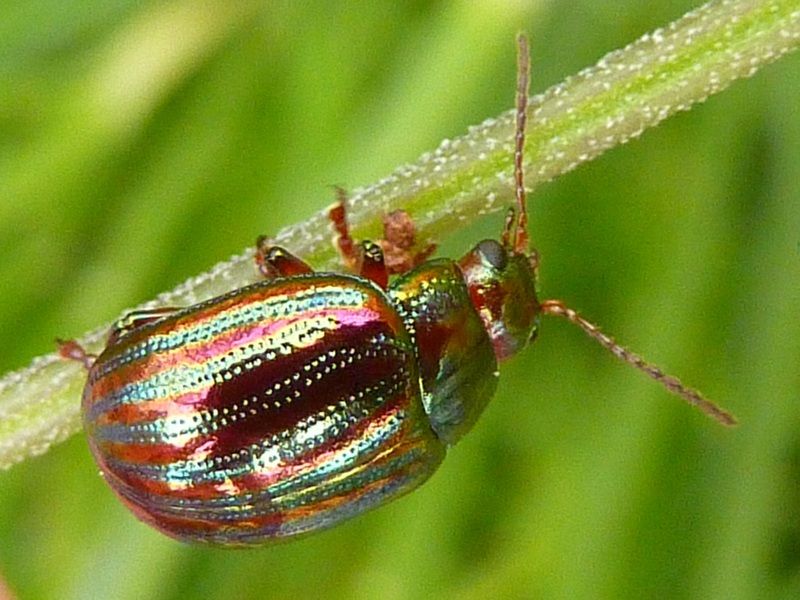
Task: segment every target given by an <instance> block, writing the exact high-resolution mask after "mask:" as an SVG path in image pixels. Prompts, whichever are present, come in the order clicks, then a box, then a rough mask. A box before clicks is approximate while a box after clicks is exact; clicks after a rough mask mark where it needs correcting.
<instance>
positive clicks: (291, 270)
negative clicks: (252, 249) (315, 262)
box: [256, 235, 314, 279]
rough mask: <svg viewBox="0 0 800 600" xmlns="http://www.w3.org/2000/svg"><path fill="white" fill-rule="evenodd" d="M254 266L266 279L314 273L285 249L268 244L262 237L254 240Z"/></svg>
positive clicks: (264, 237)
mask: <svg viewBox="0 0 800 600" xmlns="http://www.w3.org/2000/svg"><path fill="white" fill-rule="evenodd" d="M256 265H257V266H258V270H259V271H260V272H261V274H262V275H263V276H264V277H265V278H266V279H272V278H273V277H291V276H292V275H305V274H306V273H313V272H314V270H313V269H312V268H311V267H310V266H309V265H308V263H306V262H304V261H302V260H300V259H299V258H297V257H296V256H295V255H294V254H292V253H291V252H289V251H288V250H286V249H285V248H282V247H281V246H274V245H272V244H270V241H269V239H268V238H267V237H266V236H263V235H261V236H259V237H258V239H257V240H256Z"/></svg>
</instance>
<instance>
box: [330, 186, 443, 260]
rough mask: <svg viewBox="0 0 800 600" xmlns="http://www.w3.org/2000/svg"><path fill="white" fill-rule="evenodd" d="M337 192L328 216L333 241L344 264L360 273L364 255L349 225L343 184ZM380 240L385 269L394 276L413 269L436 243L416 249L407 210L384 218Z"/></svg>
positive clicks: (414, 232) (414, 233) (413, 229)
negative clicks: (334, 232)
mask: <svg viewBox="0 0 800 600" xmlns="http://www.w3.org/2000/svg"><path fill="white" fill-rule="evenodd" d="M336 195H337V200H336V203H335V204H334V205H333V206H331V207H330V209H328V217H329V218H330V220H331V222H332V223H333V227H334V229H335V230H336V234H337V235H336V237H335V238H334V243H335V244H336V247H337V249H338V250H339V254H341V256H342V261H343V262H344V264H345V266H346V267H348V268H349V269H350V270H352V271H356V272H359V270H360V268H359V264H360V261H361V257H360V256H359V253H358V247H357V246H356V244H355V242H354V241H353V238H352V237H351V236H350V229H349V227H348V225H347V211H346V208H345V201H346V200H347V196H346V194H345V191H344V190H343V189H342V188H340V187H337V188H336ZM378 243H379V244H380V246H381V249H382V250H383V255H384V258H383V263H384V264H385V268H386V271H387V272H388V273H389V274H392V275H395V274H399V273H405V272H406V271H410V270H411V269H413V268H414V267H416V266H417V265H419V264H421V263H423V262H425V261H426V260H427V259H428V257H429V256H430V255H431V254H433V252H434V251H435V250H436V244H428V245H427V246H425V247H424V248H423V249H422V250H419V251H418V252H413V250H414V247H415V245H416V228H415V227H414V220H413V219H412V218H411V216H410V215H409V214H408V213H407V212H406V211H404V210H395V211H392V212H390V213H389V214H387V215H385V216H384V217H383V239H382V240H378Z"/></svg>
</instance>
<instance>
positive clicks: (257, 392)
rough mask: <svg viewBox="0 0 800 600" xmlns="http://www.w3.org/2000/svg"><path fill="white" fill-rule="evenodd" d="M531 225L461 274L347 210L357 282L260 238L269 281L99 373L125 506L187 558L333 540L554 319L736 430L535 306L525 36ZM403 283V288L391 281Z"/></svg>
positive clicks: (105, 361)
mask: <svg viewBox="0 0 800 600" xmlns="http://www.w3.org/2000/svg"><path fill="white" fill-rule="evenodd" d="M519 43H520V51H519V57H520V58H519V80H518V89H517V108H516V153H515V160H514V164H515V176H516V196H517V203H516V210H515V211H514V210H512V211H510V212H509V215H508V218H507V220H506V225H505V229H504V231H503V235H502V236H501V239H500V241H495V240H485V241H482V242H480V243H479V244H477V245H476V246H475V248H474V249H472V250H471V251H470V252H469V253H468V254H466V256H464V257H463V258H461V259H460V260H458V261H452V260H447V259H437V260H426V259H427V256H428V255H429V254H430V253H431V251H432V249H433V247H432V246H428V247H426V248H424V249H423V250H421V251H416V252H415V251H414V249H415V248H416V243H415V239H414V229H413V223H412V222H411V221H410V219H409V218H408V215H406V214H405V213H404V212H402V211H396V212H394V213H391V214H389V215H387V216H386V217H385V231H384V239H382V240H380V241H379V242H377V243H372V242H363V243H361V244H356V243H355V242H354V241H353V240H352V239H351V238H350V235H349V232H348V228H347V221H346V215H345V205H346V202H345V199H344V198H343V193H341V196H342V197H340V199H339V202H338V203H337V204H336V205H334V207H333V208H332V209H331V211H330V217H331V220H332V222H333V224H334V226H335V229H336V232H337V238H336V243H337V246H338V248H339V250H340V252H341V254H342V257H343V259H344V262H345V264H346V266H347V267H349V269H350V271H351V272H352V274H344V273H315V272H313V271H312V269H311V268H310V267H309V266H308V265H307V264H305V263H304V262H303V261H301V260H300V259H298V258H297V257H295V256H293V255H291V254H290V253H289V252H287V251H286V250H284V249H282V248H279V247H276V246H270V245H269V243H268V242H267V241H266V240H265V239H264V238H260V239H259V241H258V244H257V251H256V263H257V266H258V268H259V270H260V272H261V273H262V274H263V275H264V281H262V282H259V283H256V284H254V285H250V286H248V287H244V288H241V289H238V290H235V291H232V292H230V293H229V294H226V295H224V296H220V297H217V298H213V299H211V300H208V301H206V302H203V303H201V304H198V305H195V306H190V307H188V308H183V309H171V308H162V309H158V310H155V311H140V312H136V313H133V314H132V315H129V316H128V317H126V318H125V319H123V320H122V321H120V322H119V323H118V325H117V326H116V327H115V328H114V330H113V331H112V333H111V334H110V336H109V341H108V345H107V347H106V349H105V350H104V351H103V352H102V353H101V354H100V355H99V356H97V357H94V356H92V355H89V354H87V353H86V352H84V351H83V349H82V348H81V347H80V346H78V345H77V344H76V343H75V342H62V344H61V352H62V354H64V355H65V356H66V357H69V358H72V359H75V360H80V361H82V362H83V363H84V364H85V365H86V366H87V368H88V371H89V375H88V382H87V384H86V388H85V391H84V394H83V420H84V426H85V430H86V435H87V437H88V440H89V445H90V448H91V451H92V454H93V455H94V457H95V459H96V461H97V463H98V465H99V466H100V469H101V471H102V473H103V475H104V477H105V478H106V480H107V481H108V483H109V484H110V486H111V488H112V489H113V490H114V491H115V492H116V494H117V495H118V496H119V497H120V498H121V499H122V500H123V501H124V502H125V503H126V504H127V505H128V506H129V507H130V508H131V510H132V511H133V512H134V513H135V514H136V515H137V516H138V517H139V518H140V519H142V520H143V521H145V522H147V523H150V524H151V525H153V526H154V527H156V528H158V529H159V530H161V531H163V532H164V533H166V534H168V535H170V536H173V537H175V538H178V539H181V540H185V541H198V542H210V543H217V544H223V545H252V544H258V543H263V542H266V541H270V540H276V539H281V538H286V537H289V536H295V535H298V534H302V533H306V532H311V531H316V530H320V529H324V528H327V527H331V526H333V525H335V524H337V523H339V522H340V521H343V520H345V519H347V518H349V517H352V516H355V515H357V514H359V513H362V512H364V511H365V510H367V509H370V508H372V507H375V506H378V505H380V504H383V503H385V502H387V501H389V500H391V499H393V498H395V497H397V496H400V495H402V494H404V493H407V492H409V491H410V490H412V489H414V488H416V487H417V486H419V485H420V484H421V483H423V482H424V481H425V480H426V479H427V478H428V477H430V475H431V474H432V473H433V472H434V471H435V470H436V468H437V467H438V466H439V463H440V462H441V461H442V459H443V458H444V456H445V452H446V449H447V448H448V447H449V446H451V445H453V444H454V443H456V442H457V441H458V440H459V439H460V438H461V436H463V435H464V434H465V433H466V432H467V431H469V429H470V428H471V427H472V426H473V424H474V423H475V421H476V420H477V419H478V417H479V416H480V414H481V412H482V411H483V409H484V407H485V406H486V404H487V402H488V401H489V399H490V398H491V397H492V395H493V394H494V391H495V386H496V381H497V372H498V371H497V367H498V362H499V361H501V360H503V359H505V358H508V357H509V356H511V355H513V354H514V353H515V352H517V351H519V350H520V349H522V348H524V347H525V346H526V344H527V343H528V342H529V341H531V340H532V339H533V338H534V336H535V334H536V332H537V328H538V325H539V319H540V316H541V315H542V314H552V315H557V316H563V317H566V318H567V319H568V320H569V321H571V322H573V323H574V324H576V325H578V326H579V327H581V328H582V329H583V330H584V331H586V332H587V333H588V334H589V335H590V336H592V337H593V338H594V339H596V340H597V341H599V342H600V343H601V344H603V345H604V346H606V347H607V348H609V349H610V350H611V351H612V352H614V354H616V355H617V356H618V357H620V358H622V359H623V360H625V361H627V362H629V363H630V364H632V365H634V366H636V367H638V368H640V369H642V370H643V371H645V372H646V373H647V374H648V375H650V376H651V377H653V378H654V379H656V380H657V381H659V382H660V383H662V384H663V385H664V386H665V387H667V388H668V389H669V390H670V391H672V392H675V393H677V394H679V395H681V396H683V397H684V398H685V399H687V400H688V401H689V402H691V403H693V404H695V405H697V406H699V407H700V408H701V409H702V410H704V411H705V412H707V413H708V414H710V415H711V416H713V417H715V418H717V419H718V420H720V421H722V422H724V423H727V424H732V423H733V418H732V417H731V416H730V415H729V414H728V413H725V412H724V411H722V410H721V409H719V408H718V407H717V406H716V405H714V404H712V403H711V402H709V401H708V400H705V399H704V398H702V397H701V396H700V395H699V394H698V393H697V392H695V391H694V390H691V389H689V388H686V387H684V386H683V385H682V384H681V383H680V382H679V381H678V380H677V379H675V378H673V377H670V376H667V375H665V374H663V373H662V372H661V371H660V370H659V369H658V368H657V367H654V366H653V365H650V364H647V363H645V362H644V361H643V360H642V359H641V358H639V357H638V356H636V355H635V354H633V353H631V352H629V351H628V350H626V349H624V348H622V347H621V346H619V345H617V344H616V343H615V342H614V341H613V340H612V339H611V338H610V337H608V336H606V335H605V334H603V333H602V332H600V331H599V330H598V328H597V327H596V326H594V325H592V324H591V323H589V322H588V321H586V320H585V319H583V317H581V316H580V315H578V314H577V313H575V311H573V310H572V309H569V308H567V307H566V306H565V305H564V304H563V303H562V302H560V301H558V300H548V301H544V302H540V301H539V300H538V299H537V294H536V272H537V268H538V255H537V253H536V252H535V251H534V250H530V249H529V247H528V246H529V245H528V236H527V217H526V213H525V189H524V182H523V169H522V164H523V154H522V153H523V146H524V131H525V118H526V108H527V86H528V63H527V56H528V52H527V46H526V42H525V40H524V38H522V37H520V42H519ZM390 275H396V277H394V278H393V279H392V281H391V283H390Z"/></svg>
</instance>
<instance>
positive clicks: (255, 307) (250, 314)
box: [97, 282, 366, 376]
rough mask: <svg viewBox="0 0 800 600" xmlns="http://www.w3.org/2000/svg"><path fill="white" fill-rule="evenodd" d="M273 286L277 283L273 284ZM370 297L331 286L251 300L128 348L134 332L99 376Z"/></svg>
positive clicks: (240, 293)
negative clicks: (255, 327) (150, 357)
mask: <svg viewBox="0 0 800 600" xmlns="http://www.w3.org/2000/svg"><path fill="white" fill-rule="evenodd" d="M269 283H270V284H273V285H274V283H275V282H269ZM256 287H266V286H265V284H263V283H260V284H256V285H255V286H250V287H249V288H242V289H241V290H237V291H236V292H234V293H232V294H229V295H227V296H225V297H223V298H217V299H213V300H212V301H209V303H208V305H209V306H213V305H215V304H219V303H220V302H222V301H225V300H228V299H232V298H236V297H241V298H242V299H243V301H244V300H246V299H247V298H248V296H249V294H250V292H251V289H252V288H256ZM365 299H366V294H365V292H364V291H363V290H361V289H358V288H355V289H349V288H344V287H342V286H341V285H330V284H329V285H328V287H323V286H314V287H312V288H310V289H307V290H302V291H299V292H295V293H293V294H275V295H273V296H267V297H264V298H257V299H256V300H251V301H249V302H247V303H246V304H242V305H234V306H233V307H231V308H229V309H227V310H225V311H222V312H218V313H212V314H211V315H210V316H209V317H207V318H205V319H195V320H192V321H188V322H184V323H182V325H181V327H180V328H178V329H176V330H175V331H171V332H166V333H151V334H149V335H147V336H144V339H143V341H142V342H138V343H137V342H134V343H132V344H129V346H128V347H127V348H124V345H125V342H126V338H127V339H128V340H130V338H136V337H137V336H136V331H135V330H134V331H132V332H131V334H129V335H128V336H125V337H123V338H122V339H121V340H120V344H122V345H123V348H124V349H123V350H122V351H121V352H119V353H117V354H116V355H115V356H111V357H108V358H107V359H106V360H104V361H103V364H102V365H101V369H100V370H99V371H98V373H97V374H98V376H104V375H107V374H108V373H110V372H113V371H114V370H116V369H117V368H119V367H121V366H123V365H124V364H127V363H129V362H132V361H135V360H139V359H141V358H143V357H145V356H148V355H150V354H154V353H160V352H168V351H170V350H175V349H177V348H184V347H186V346H187V345H203V344H204V343H206V342H208V341H209V340H212V339H213V338H215V337H218V336H219V335H221V334H223V333H226V332H228V331H230V330H233V329H237V328H240V327H243V326H247V325H250V324H253V323H258V322H262V321H272V320H278V319H285V318H288V317H292V316H297V315H301V316H302V315H306V314H312V313H313V312H314V311H315V310H316V309H325V308H328V307H330V306H337V307H341V308H344V309H346V308H361V307H363V306H364V304H365ZM204 306H205V305H199V306H196V307H189V308H188V309H186V310H184V311H178V312H177V313H175V314H174V315H171V316H168V317H166V318H165V319H164V321H170V322H174V321H177V320H178V319H180V317H182V316H183V314H184V313H185V312H191V313H193V314H194V313H197V312H199V311H201V310H202V309H203V308H204ZM162 324H163V323H162V321H156V322H154V323H152V324H150V325H149V326H148V327H147V329H152V330H156V329H157V328H158V327H159V326H160V325H162Z"/></svg>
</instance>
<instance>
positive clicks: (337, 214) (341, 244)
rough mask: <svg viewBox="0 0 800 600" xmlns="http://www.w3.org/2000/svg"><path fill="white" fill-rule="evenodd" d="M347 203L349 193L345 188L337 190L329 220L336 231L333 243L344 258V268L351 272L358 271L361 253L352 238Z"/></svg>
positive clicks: (329, 211)
mask: <svg viewBox="0 0 800 600" xmlns="http://www.w3.org/2000/svg"><path fill="white" fill-rule="evenodd" d="M345 202H347V192H345V191H344V189H343V188H340V187H337V188H336V202H335V203H334V204H332V205H331V207H330V208H329V209H328V218H329V219H330V220H331V223H332V224H333V228H334V229H335V230H336V237H334V238H333V243H334V245H335V246H336V249H337V250H338V251H339V255H340V256H341V257H342V262H343V263H344V266H345V267H347V268H348V269H350V270H351V271H356V270H357V269H358V263H359V258H360V257H359V253H358V249H357V248H356V245H355V242H354V241H353V238H352V237H350V228H349V227H348V224H347V209H346V208H345Z"/></svg>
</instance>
